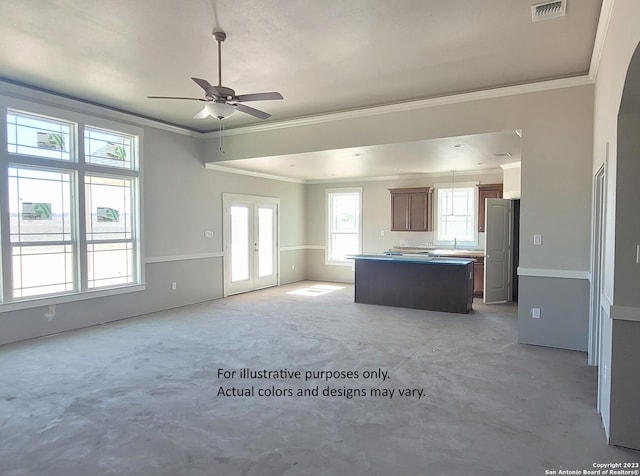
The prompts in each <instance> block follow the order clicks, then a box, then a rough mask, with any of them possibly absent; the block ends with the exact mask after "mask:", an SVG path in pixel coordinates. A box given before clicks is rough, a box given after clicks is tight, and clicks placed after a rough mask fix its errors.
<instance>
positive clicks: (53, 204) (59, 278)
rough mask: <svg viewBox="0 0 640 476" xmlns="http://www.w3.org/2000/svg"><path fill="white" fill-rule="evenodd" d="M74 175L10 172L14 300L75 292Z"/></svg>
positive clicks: (43, 170)
mask: <svg viewBox="0 0 640 476" xmlns="http://www.w3.org/2000/svg"><path fill="white" fill-rule="evenodd" d="M73 181H74V172H72V171H65V170H57V169H47V168H39V169H32V168H27V167H20V166H10V167H9V215H10V220H9V235H10V240H11V256H12V278H13V279H12V281H13V283H12V293H13V297H14V298H15V299H19V298H24V297H29V296H35V295H44V294H52V293H62V292H69V291H74V290H76V288H77V280H76V278H75V276H76V272H75V269H76V260H75V256H76V253H75V241H74V235H75V233H74V225H73V223H74V220H75V218H74V208H73V206H72V204H71V196H72V188H73Z"/></svg>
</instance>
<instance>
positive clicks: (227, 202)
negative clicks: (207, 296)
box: [222, 193, 280, 296]
mask: <svg viewBox="0 0 640 476" xmlns="http://www.w3.org/2000/svg"><path fill="white" fill-rule="evenodd" d="M222 202H223V207H224V216H223V232H224V295H225V296H228V295H230V294H237V293H243V292H247V291H253V290H254V289H260V288H266V287H269V286H276V285H277V284H278V206H279V203H280V199H278V198H271V197H258V196H252V195H237V194H231V193H225V194H223V200H222Z"/></svg>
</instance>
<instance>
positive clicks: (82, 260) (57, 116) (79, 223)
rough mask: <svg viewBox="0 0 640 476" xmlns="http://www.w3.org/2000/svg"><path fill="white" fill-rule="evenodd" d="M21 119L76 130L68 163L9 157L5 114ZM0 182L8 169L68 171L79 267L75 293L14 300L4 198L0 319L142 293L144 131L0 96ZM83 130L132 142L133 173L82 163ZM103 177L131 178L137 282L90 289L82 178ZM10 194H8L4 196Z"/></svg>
mask: <svg viewBox="0 0 640 476" xmlns="http://www.w3.org/2000/svg"><path fill="white" fill-rule="evenodd" d="M9 112H16V113H25V114H28V115H33V116H42V117H43V118H44V119H52V120H58V121H65V122H69V123H72V124H73V125H74V126H75V127H74V129H73V131H72V135H73V138H72V144H71V153H72V157H71V160H59V159H51V158H43V157H36V156H30V155H25V154H14V153H9V152H8V146H7V141H8V137H7V113H9ZM0 117H2V122H3V123H2V125H0V180H2V181H3V183H7V179H8V177H7V175H8V170H9V167H10V166H11V167H29V168H32V169H33V168H35V169H36V170H37V169H38V168H43V169H60V170H67V171H70V172H72V173H73V174H74V187H73V190H72V195H73V206H74V207H75V212H76V227H75V230H74V236H73V242H74V246H76V249H78V250H79V251H78V256H77V260H76V261H77V264H76V269H75V273H76V276H75V281H76V290H74V291H67V292H64V293H52V294H42V295H35V296H30V297H25V298H16V299H13V298H12V293H13V282H12V281H13V280H12V259H11V254H12V245H11V242H10V237H9V234H10V223H9V204H8V200H6V198H7V197H5V196H3V197H2V204H1V205H0V245H1V250H2V253H1V259H0V313H1V312H8V311H14V310H20V309H28V308H32V307H37V306H43V305H44V306H47V305H54V304H60V303H65V302H72V301H80V300H84V299H92V298H96V297H104V296H111V295H117V294H123V293H129V292H137V291H142V290H144V289H145V284H144V282H145V273H144V262H145V260H144V248H143V233H142V223H143V217H142V200H141V196H142V139H143V129H142V128H140V127H136V126H132V125H129V124H123V123H119V122H116V121H111V120H108V119H103V118H97V117H93V116H89V115H85V114H82V113H78V112H75V111H70V110H66V109H62V108H58V107H54V106H47V105H44V104H39V103H34V102H31V101H27V100H22V99H18V98H12V97H7V96H2V95H0ZM85 127H90V128H93V129H101V130H105V131H111V132H113V133H115V134H125V135H129V136H132V137H133V138H134V141H135V144H134V145H133V147H134V148H135V151H136V157H135V159H134V162H133V164H132V167H131V168H121V167H113V166H106V165H105V166H103V165H98V164H89V163H85V161H84V130H85ZM95 174H98V175H99V174H104V175H109V176H122V177H128V178H135V189H136V190H135V191H134V193H133V195H134V196H133V199H132V208H133V211H134V213H135V220H134V240H135V245H134V249H135V259H134V264H135V268H136V269H135V278H134V280H133V282H132V283H130V284H121V285H117V286H110V287H101V288H91V289H89V288H88V286H87V268H86V265H87V240H86V236H85V220H86V218H85V199H84V198H85V194H84V177H85V175H95ZM7 193H8V192H7Z"/></svg>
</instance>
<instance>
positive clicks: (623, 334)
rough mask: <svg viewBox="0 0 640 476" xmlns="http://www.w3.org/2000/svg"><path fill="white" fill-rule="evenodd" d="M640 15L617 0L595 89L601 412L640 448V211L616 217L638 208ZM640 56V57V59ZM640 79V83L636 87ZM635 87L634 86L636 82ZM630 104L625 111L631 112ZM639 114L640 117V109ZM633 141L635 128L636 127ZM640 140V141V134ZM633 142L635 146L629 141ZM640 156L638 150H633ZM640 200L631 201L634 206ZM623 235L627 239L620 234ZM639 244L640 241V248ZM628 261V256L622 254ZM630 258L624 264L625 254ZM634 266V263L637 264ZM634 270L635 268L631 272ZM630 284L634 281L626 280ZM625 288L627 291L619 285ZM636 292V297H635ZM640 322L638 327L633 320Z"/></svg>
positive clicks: (610, 429)
mask: <svg viewBox="0 0 640 476" xmlns="http://www.w3.org/2000/svg"><path fill="white" fill-rule="evenodd" d="M639 17H640V2H637V1H636V0H616V2H615V4H614V6H613V9H612V12H611V19H610V22H609V25H608V29H607V36H606V40H605V43H604V47H603V51H602V57H601V59H600V62H599V68H598V71H597V78H596V84H595V106H594V154H593V164H592V171H593V173H595V172H596V171H597V170H598V169H599V168H600V167H602V166H603V165H604V167H605V174H606V203H605V210H606V218H605V243H604V249H603V254H604V263H603V266H604V280H603V286H604V289H603V292H602V295H601V301H602V307H601V309H599V310H594V311H595V312H601V313H602V318H603V320H602V335H601V340H602V348H601V354H602V355H601V362H600V366H599V368H598V374H599V379H598V381H599V392H598V394H599V400H598V406H599V411H600V413H601V415H602V421H603V424H604V427H605V431H606V433H607V436H608V438H609V442H610V443H612V444H617V445H621V446H627V447H631V448H636V449H640V413H639V410H638V397H637V395H638V392H639V389H638V374H639V373H638V372H639V370H638V367H637V365H638V364H637V363H638V362H640V355H638V352H639V351H638V349H640V322H637V319H638V318H640V306H639V304H640V303H639V302H638V300H637V299H638V297H637V295H636V297H635V298H634V297H633V291H632V290H633V289H635V290H636V294H637V290H638V289H639V288H640V282H638V278H637V277H638V275H637V271H635V269H637V268H633V266H629V264H628V259H629V252H630V250H629V244H632V248H631V253H632V254H633V252H634V250H635V245H633V243H630V241H629V240H630V239H631V238H630V233H632V232H633V230H637V226H638V225H637V219H638V214H637V206H636V211H635V212H633V213H632V215H630V216H626V217H624V218H623V217H622V216H621V214H618V213H617V212H616V210H617V208H618V207H619V206H622V207H623V208H625V207H628V206H629V205H632V206H633V205H634V204H637V203H638V197H637V195H634V193H636V194H637V192H634V191H633V190H632V189H633V188H637V175H635V177H634V176H630V175H627V174H628V173H636V174H637V169H633V167H634V165H633V164H632V162H633V161H635V162H636V163H637V147H636V149H635V154H634V155H633V156H632V157H631V156H629V155H628V152H629V149H628V145H627V144H633V140H634V139H633V137H628V136H627V135H626V134H625V133H624V130H625V129H626V126H627V125H628V126H631V123H630V122H629V123H626V120H625V118H622V136H620V135H619V132H618V113H619V110H620V107H621V98H622V94H623V90H624V87H625V80H626V76H627V71H628V69H629V65H630V63H631V58H632V56H633V54H634V51H636V48H637V47H638V43H639V42H640V30H639V29H638V28H637V18H639ZM636 56H637V54H636ZM639 81H640V80H639V79H638V78H637V77H635V79H633V80H632V83H633V84H636V85H637V84H638V82H639ZM630 84H631V83H630ZM629 106H630V105H629V104H627V108H626V109H625V111H626V112H627V113H629V112H631V111H632V110H633V108H631V109H629ZM635 112H636V113H638V112H640V111H638V110H637V107H636V110H635ZM630 132H631V134H632V135H633V133H634V132H633V127H631V131H630ZM635 135H636V137H637V136H640V134H639V131H638V130H637V129H636V130H635ZM627 140H631V142H626V141H627ZM632 154H633V151H632ZM630 199H631V200H633V201H632V202H631V203H628V200H630ZM619 235H620V236H619ZM636 240H637V234H636ZM636 244H637V243H636ZM619 255H620V256H619ZM625 255H626V256H627V258H626V259H625V258H623V256H625ZM633 261H634V260H633ZM630 268H631V269H630ZM627 280H629V281H628V282H626V281H627ZM618 286H620V287H618ZM630 290H631V292H630ZM629 318H635V319H636V321H631V320H628V319H629Z"/></svg>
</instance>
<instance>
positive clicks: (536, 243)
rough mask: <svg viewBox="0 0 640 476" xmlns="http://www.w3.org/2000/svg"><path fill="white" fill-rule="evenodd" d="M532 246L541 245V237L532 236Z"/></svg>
mask: <svg viewBox="0 0 640 476" xmlns="http://www.w3.org/2000/svg"><path fill="white" fill-rule="evenodd" d="M533 244H534V245H541V244H542V235H533Z"/></svg>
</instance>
